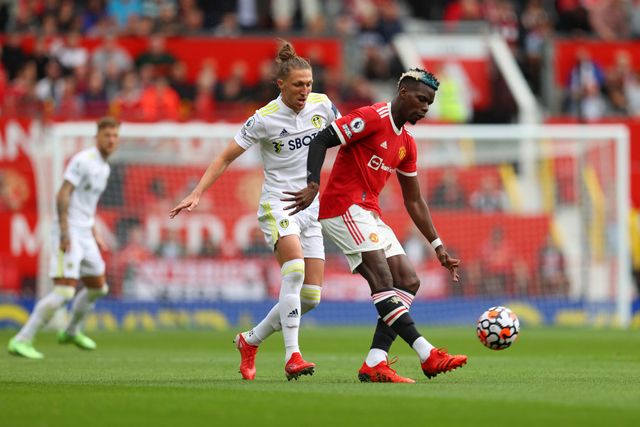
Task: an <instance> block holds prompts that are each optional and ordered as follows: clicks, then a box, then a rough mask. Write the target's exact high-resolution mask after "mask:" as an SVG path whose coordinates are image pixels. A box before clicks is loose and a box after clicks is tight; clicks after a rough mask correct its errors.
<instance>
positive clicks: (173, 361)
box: [0, 327, 640, 427]
mask: <svg viewBox="0 0 640 427" xmlns="http://www.w3.org/2000/svg"><path fill="white" fill-rule="evenodd" d="M420 329H421V330H422V331H424V333H425V334H427V336H428V338H429V339H430V340H431V341H432V342H433V343H435V344H438V345H446V346H448V348H449V349H450V350H452V352H455V353H464V354H467V355H468V356H469V363H468V364H467V365H466V366H465V367H463V368H462V369H459V370H456V371H454V372H450V373H447V374H441V375H439V376H438V377H436V378H435V379H432V380H427V379H426V378H425V377H424V376H423V375H422V373H421V371H420V370H419V365H418V362H417V358H416V356H415V354H414V353H413V351H412V350H411V349H410V348H409V347H408V346H407V345H406V344H405V343H404V342H402V341H400V340H398V341H397V342H396V343H395V344H394V347H393V348H392V350H391V354H392V355H394V354H397V355H399V356H400V360H399V362H398V363H397V364H395V365H394V367H395V368H397V369H398V372H399V373H400V374H402V375H405V376H410V377H412V378H414V379H417V380H418V383H417V384H362V383H359V382H358V380H357V371H358V369H359V367H360V365H361V364H362V361H363V358H364V356H365V355H366V352H367V351H368V347H369V342H370V335H371V329H370V328H303V329H302V334H301V345H302V348H303V350H304V353H303V354H304V356H305V358H307V359H308V360H310V361H313V362H315V363H316V364H317V369H316V374H315V375H313V376H312V377H309V376H305V377H302V378H301V379H300V380H299V381H291V382H287V381H286V379H285V376H284V371H283V367H284V366H283V365H284V362H283V350H282V337H281V335H279V334H278V335H275V336H273V337H272V338H271V339H269V340H268V341H267V342H265V343H264V344H263V346H262V347H261V349H260V351H259V352H258V357H257V369H258V374H257V377H256V380H255V381H253V382H247V381H242V380H241V379H240V374H239V373H238V372H237V371H238V369H237V368H238V363H239V356H238V353H237V351H236V350H235V348H234V346H233V344H232V342H231V341H232V339H233V336H234V335H235V331H231V330H230V331H227V332H203V331H174V332H153V333H152V332H122V333H94V334H92V335H91V336H92V337H94V338H95V339H96V341H97V342H98V350H97V351H95V352H86V351H81V350H78V349H76V348H75V347H73V346H71V345H65V346H62V345H59V344H57V343H56V340H55V337H54V335H53V334H51V333H43V334H41V335H40V336H39V339H38V343H37V346H36V348H37V349H39V350H40V351H42V352H44V353H45V355H46V358H45V359H44V360H41V361H37V360H26V359H22V358H17V357H14V356H10V355H9V354H8V353H6V350H5V354H2V355H0V425H2V426H7V427H14V426H15V427H18V426H29V427H32V426H83V427H86V426H143V425H151V426H172V427H174V426H188V427H192V426H227V425H238V426H245V425H251V426H263V425H268V426H270V425H273V426H286V425H300V426H311V425H318V426H323V427H327V426H338V425H349V426H356V425H357V426H359V425H365V426H374V425H405V426H411V425H416V426H417V425H420V426H424V425H437V426H445V425H461V426H467V425H469V426H470V425H473V426H482V425H491V426H495V425H496V424H503V423H508V424H510V425H518V426H523V425H532V426H534V425H535V426H539V425H544V424H547V425H579V426H591V425H593V426H602V425H610V426H622V425H638V424H637V423H638V420H640V334H639V333H638V332H637V331H610V330H583V329H527V328H526V327H525V328H524V330H523V333H522V334H521V336H520V338H519V340H518V341H517V342H516V344H515V345H514V346H513V347H512V348H510V349H507V350H504V351H500V352H496V351H491V350H488V349H485V348H484V347H482V345H481V344H480V343H479V341H478V340H477V339H476V338H475V336H474V333H475V331H474V330H472V329H469V328H466V329H462V328H438V329H433V328H427V327H422V328H420ZM11 336H12V331H7V330H3V331H0V339H1V340H2V341H1V342H2V344H3V345H5V347H6V342H7V340H8V339H9V338H10V337H11Z"/></svg>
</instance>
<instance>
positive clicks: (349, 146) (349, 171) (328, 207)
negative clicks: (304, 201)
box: [319, 103, 418, 219]
mask: <svg viewBox="0 0 640 427" xmlns="http://www.w3.org/2000/svg"><path fill="white" fill-rule="evenodd" d="M331 126H333V128H334V129H335V131H336V132H337V134H338V137H339V138H340V142H341V143H342V146H341V147H340V151H339V152H338V156H337V157H336V161H335V163H334V165H333V170H332V171H331V175H330V176H329V182H328V183H327V187H326V188H325V190H324V192H323V193H322V195H321V198H320V215H319V218H320V219H325V218H333V217H336V216H340V215H342V214H344V213H345V212H346V211H347V209H348V208H349V206H351V205H353V204H356V205H359V206H361V207H362V208H363V209H366V210H370V211H374V212H377V213H378V215H381V214H382V213H381V212H380V206H379V204H378V195H379V194H380V191H382V188H383V187H384V185H385V184H386V182H387V180H388V179H389V177H390V176H391V173H392V172H394V171H396V172H398V173H400V174H402V175H407V176H415V175H417V174H418V172H417V169H416V158H417V152H416V143H415V141H414V139H413V137H412V136H411V135H410V134H409V133H408V132H407V131H406V130H405V128H404V126H403V127H402V129H398V128H397V127H396V125H395V123H393V120H392V118H391V103H378V104H374V105H371V106H368V107H362V108H359V109H357V110H354V111H353V112H351V113H350V114H348V115H346V116H343V117H341V118H339V119H337V120H336V121H334V122H333V123H332V124H331Z"/></svg>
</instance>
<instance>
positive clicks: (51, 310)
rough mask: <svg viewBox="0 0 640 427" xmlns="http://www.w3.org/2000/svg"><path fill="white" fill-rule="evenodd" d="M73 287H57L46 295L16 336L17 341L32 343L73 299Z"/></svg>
mask: <svg viewBox="0 0 640 427" xmlns="http://www.w3.org/2000/svg"><path fill="white" fill-rule="evenodd" d="M74 292H75V288H74V287H73V286H60V285H55V286H54V287H53V289H52V290H51V292H49V293H48V294H47V295H45V296H44V297H43V298H42V299H41V300H40V301H38V303H37V304H36V306H35V307H34V308H33V312H32V313H31V316H29V320H27V323H25V325H24V326H23V327H22V329H20V332H18V334H17V335H16V340H18V341H25V342H31V341H33V337H35V335H36V333H37V332H38V331H39V330H40V329H41V328H42V327H43V326H45V325H46V324H47V323H49V321H50V320H51V318H52V317H53V315H54V314H55V313H56V311H57V310H58V309H59V308H60V307H62V306H63V305H64V304H65V303H66V302H67V301H70V300H71V299H72V298H73V294H74Z"/></svg>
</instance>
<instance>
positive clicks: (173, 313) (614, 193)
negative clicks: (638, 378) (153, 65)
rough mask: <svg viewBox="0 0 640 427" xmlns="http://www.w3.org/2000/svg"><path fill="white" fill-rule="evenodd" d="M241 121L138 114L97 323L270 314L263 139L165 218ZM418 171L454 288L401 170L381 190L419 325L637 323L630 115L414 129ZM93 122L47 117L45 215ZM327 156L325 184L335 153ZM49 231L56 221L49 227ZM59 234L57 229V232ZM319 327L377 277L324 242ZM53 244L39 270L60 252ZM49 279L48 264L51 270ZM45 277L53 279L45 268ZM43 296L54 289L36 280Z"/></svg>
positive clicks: (115, 167)
mask: <svg viewBox="0 0 640 427" xmlns="http://www.w3.org/2000/svg"><path fill="white" fill-rule="evenodd" d="M239 127H240V125H235V124H233V125H231V124H198V123H188V124H168V123H157V124H132V123H125V124H123V125H122V127H121V145H120V148H119V150H118V151H117V153H116V154H115V155H114V156H113V158H112V159H111V163H112V173H111V178H110V181H109V185H108V188H107V190H106V192H105V194H104V195H103V197H102V200H101V202H100V205H99V208H98V216H99V229H100V230H101V231H102V233H103V235H105V237H106V238H107V241H108V243H109V245H110V246H111V250H110V251H109V252H108V253H107V254H105V258H106V261H107V279H108V282H109V284H110V287H111V290H112V294H111V296H110V298H108V299H106V300H104V301H101V302H100V303H99V305H98V310H97V312H96V314H95V315H94V317H93V318H92V319H91V320H90V322H89V325H93V326H98V327H99V326H102V327H132V328H133V327H146V328H155V327H162V326H211V325H214V326H216V325H217V326H220V327H224V326H225V325H228V324H236V323H243V322H245V323H246V322H252V321H255V320H259V318H260V317H261V316H263V315H264V314H266V312H267V311H268V308H269V306H270V305H271V304H272V303H273V301H274V299H275V298H277V294H278V289H279V268H278V265H277V264H276V262H275V259H274V257H273V255H272V254H271V252H270V250H269V248H268V247H267V246H266V244H265V242H264V238H263V236H262V233H261V232H260V230H259V228H258V224H257V219H256V211H257V208H258V200H259V195H260V190H261V185H262V174H263V172H262V166H261V162H260V158H259V150H257V149H255V148H254V149H251V150H249V151H247V152H246V153H245V154H243V155H242V156H241V157H240V158H238V160H237V161H235V162H234V163H233V164H232V166H231V167H230V168H229V170H228V171H227V172H225V174H224V175H223V176H222V177H221V178H220V179H219V181H218V182H216V183H215V184H214V186H213V187H212V188H211V189H209V191H207V192H206V193H205V195H204V196H203V197H202V200H201V202H200V205H199V206H198V208H197V209H196V210H195V211H193V212H190V213H188V214H185V213H182V214H180V215H179V216H178V217H176V218H175V219H173V220H171V219H169V216H168V212H169V210H170V209H171V208H172V207H173V206H174V205H175V204H176V203H177V202H178V201H179V200H181V199H182V198H183V197H184V196H186V195H187V194H188V193H189V192H190V191H191V189H192V188H193V187H194V185H195V184H196V183H197V181H198V180H199V178H200V176H201V175H202V173H203V172H204V170H205V168H206V167H207V166H208V164H209V163H210V161H211V160H212V159H213V158H214V157H215V155H216V154H217V153H220V152H221V151H222V149H223V148H224V146H225V145H226V144H227V143H228V142H229V141H230V140H231V139H232V138H233V136H234V135H235V132H236V131H237V129H238V128H239ZM410 131H411V133H412V134H413V135H414V137H415V139H416V141H417V143H418V153H419V175H418V177H419V180H420V184H421V187H422V191H423V195H424V197H425V199H426V200H427V201H428V203H429V206H430V209H431V213H432V217H433V219H434V223H435V225H436V228H437V229H438V231H439V234H440V236H441V238H442V240H443V241H444V242H445V244H446V246H447V248H448V250H449V252H450V253H451V254H452V255H453V256H456V257H459V258H460V259H461V260H462V265H461V273H462V280H461V282H460V284H452V283H451V282H450V280H449V276H448V272H447V271H446V270H444V269H443V268H442V267H440V266H439V265H438V262H437V260H436V259H434V254H433V251H432V250H431V248H430V246H429V245H428V244H427V243H426V242H425V241H424V239H423V238H422V236H421V235H420V234H419V233H418V232H417V230H416V227H415V226H414V225H413V224H412V222H411V220H410V219H409V217H408V215H407V214H406V212H405V211H404V208H403V203H402V196H401V191H400V188H399V186H398V183H397V180H396V179H395V178H393V177H392V178H391V179H390V180H389V184H388V185H387V187H386V188H385V190H384V192H383V194H382V195H381V199H380V202H381V207H382V211H383V219H384V220H385V222H386V223H387V224H388V225H390V226H391V227H392V228H393V229H394V231H395V232H396V234H397V236H398V238H399V240H400V241H401V242H402V243H403V245H404V248H405V250H406V252H407V255H408V257H409V258H410V260H411V261H412V263H413V265H414V266H415V268H416V271H417V273H418V276H419V278H420V280H421V288H420V291H419V292H418V295H417V297H416V301H415V305H414V306H413V308H412V313H413V316H414V318H415V319H416V321H417V322H419V323H432V324H459V323H469V322H474V321H475V319H476V318H477V317H478V315H479V314H480V313H482V312H483V311H484V310H485V309H486V308H488V307H489V306H492V305H508V306H510V308H512V309H513V310H514V311H515V312H516V313H517V314H518V315H519V316H520V318H521V320H523V321H524V322H525V323H529V324H562V325H566V324H572V325H603V324H617V323H622V324H628V323H629V316H630V305H631V303H630V300H631V290H630V276H629V272H630V266H629V249H628V248H629V241H628V237H627V229H626V227H627V218H628V214H629V205H628V203H629V197H628V193H629V183H628V176H629V175H628V154H627V153H628V135H627V131H626V128H624V127H621V126H603V125H541V126H519V125H513V126H511V125H507V126H504V125H500V126H429V125H419V126H414V127H412V128H411V129H410ZM94 135H95V124H93V123H84V122H83V123H62V124H53V125H50V126H49V127H48V128H47V129H46V132H45V138H44V139H45V140H44V147H43V149H42V150H41V151H40V154H39V156H40V158H41V161H40V162H39V165H40V167H39V174H40V180H39V181H40V185H41V186H43V187H45V188H46V189H47V191H39V195H40V197H41V198H46V199H45V200H41V201H40V203H39V206H40V213H41V215H40V217H41V221H40V222H41V224H42V225H46V224H49V223H50V219H51V217H52V215H53V203H52V199H53V197H52V195H53V194H55V191H56V189H57V188H58V187H59V185H60V184H61V179H62V172H63V169H64V166H65V164H66V162H67V161H68V160H69V158H70V156H71V155H73V154H74V153H75V152H77V151H78V150H80V149H82V148H84V147H87V146H90V145H92V144H93V143H94V139H93V138H94ZM331 151H332V152H331V153H330V154H329V155H328V157H327V161H326V162H325V170H324V171H323V173H324V179H323V181H324V182H325V183H326V180H327V176H328V172H329V170H330V168H331V164H332V161H333V158H334V157H335V152H336V151H337V150H331ZM42 230H43V231H45V232H46V227H43V228H42ZM45 241H47V240H45ZM325 244H326V250H327V262H326V271H325V283H324V288H323V294H322V300H323V303H322V304H321V305H320V306H319V308H318V309H317V310H314V311H313V312H312V313H310V316H309V317H308V322H315V323H318V324H330V323H334V324H367V325H368V324H372V322H373V321H374V320H375V311H374V309H373V308H372V305H371V303H370V295H369V289H368V286H367V284H366V283H365V282H364V280H363V279H362V278H361V277H360V276H359V275H351V274H349V273H348V268H347V264H346V261H345V260H344V259H343V256H342V255H341V254H340V253H339V251H338V250H337V248H336V247H335V246H333V245H332V244H331V242H329V241H328V239H325ZM49 250H50V248H49V247H48V245H46V244H45V245H43V250H42V253H41V259H42V264H43V266H44V265H46V260H47V259H48V253H49V252H48V251H49ZM43 272H44V274H46V268H43ZM44 274H43V276H44ZM40 286H41V291H42V290H43V289H44V288H47V287H48V286H50V284H49V283H48V280H46V278H45V277H42V278H41V280H40ZM303 323H304V319H303Z"/></svg>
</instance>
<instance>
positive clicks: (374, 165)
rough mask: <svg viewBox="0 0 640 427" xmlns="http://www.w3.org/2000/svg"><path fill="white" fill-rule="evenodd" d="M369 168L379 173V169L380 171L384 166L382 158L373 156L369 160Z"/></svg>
mask: <svg viewBox="0 0 640 427" xmlns="http://www.w3.org/2000/svg"><path fill="white" fill-rule="evenodd" d="M367 166H369V167H370V168H371V169H373V170H376V171H377V170H378V169H380V166H382V157H378V156H376V155H373V156H371V159H369V164H368V165H367Z"/></svg>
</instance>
